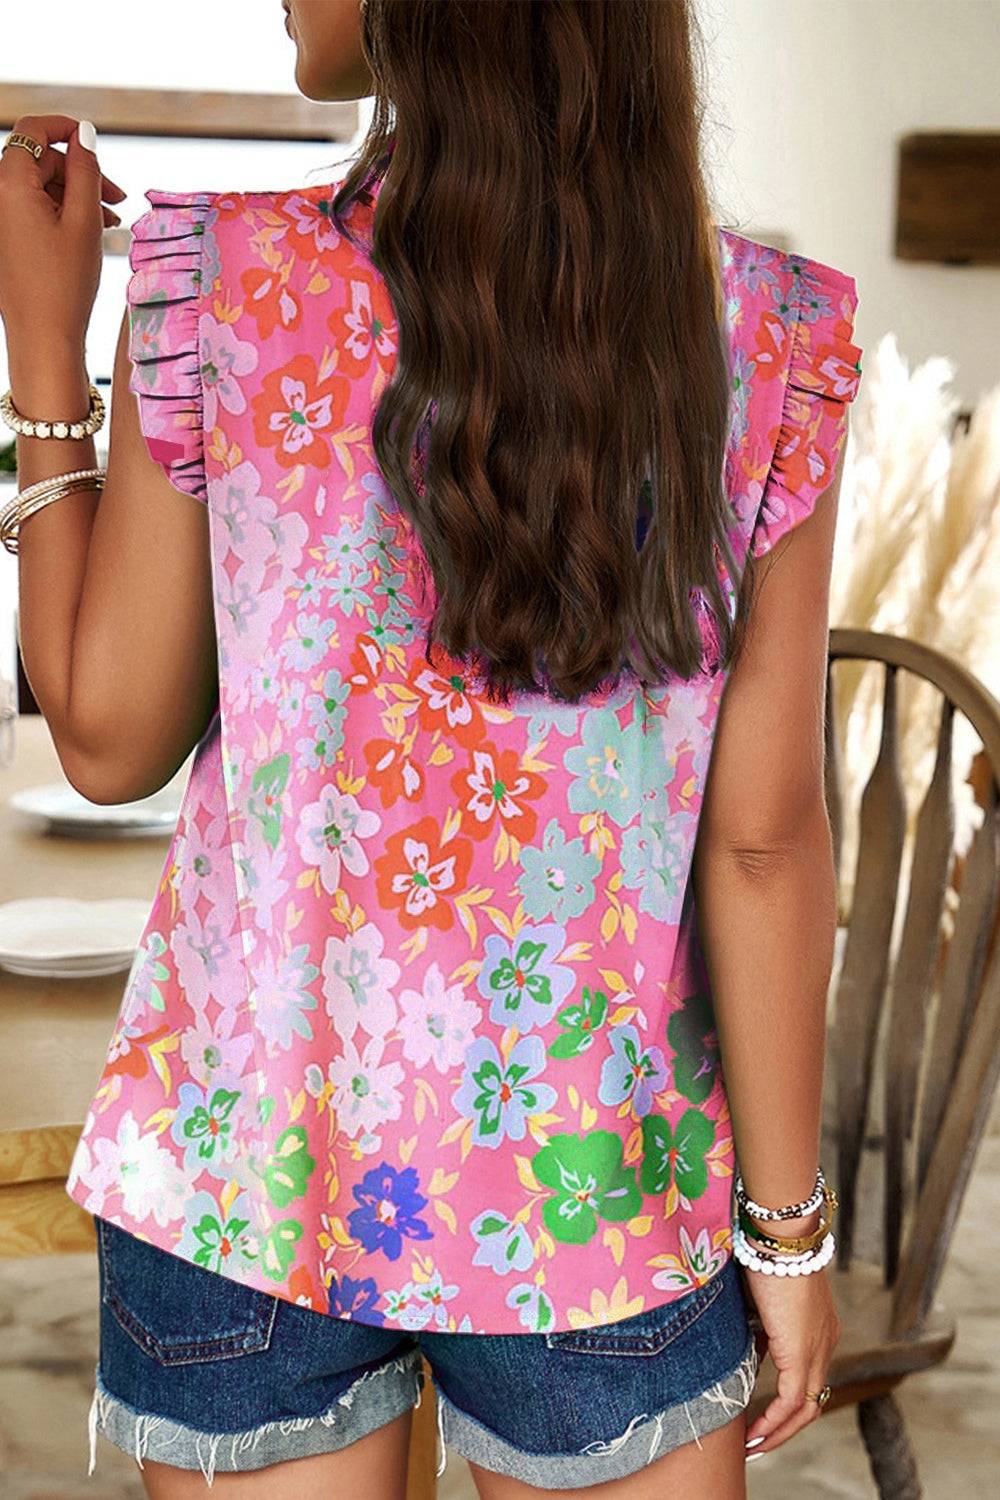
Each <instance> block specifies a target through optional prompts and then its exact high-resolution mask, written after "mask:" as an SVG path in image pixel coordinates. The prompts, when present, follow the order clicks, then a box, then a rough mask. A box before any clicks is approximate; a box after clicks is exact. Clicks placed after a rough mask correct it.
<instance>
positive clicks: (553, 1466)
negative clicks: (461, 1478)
mask: <svg viewBox="0 0 1000 1500" xmlns="http://www.w3.org/2000/svg"><path fill="white" fill-rule="evenodd" d="M759 1368H760V1356H759V1354H758V1352H757V1347H756V1344H755V1342H754V1337H753V1331H752V1330H751V1334H750V1338H749V1340H748V1342H747V1345H746V1348H745V1349H744V1351H743V1355H742V1357H741V1359H740V1362H739V1364H737V1365H735V1366H734V1368H733V1369H732V1370H730V1371H729V1373H728V1374H726V1375H723V1376H722V1377H721V1378H720V1379H719V1380H717V1381H716V1382H715V1384H714V1385H710V1386H709V1387H708V1389H707V1390H705V1391H703V1392H702V1393H701V1394H700V1395H698V1396H693V1397H692V1398H691V1399H690V1400H688V1401H679V1402H677V1404H676V1405H674V1406H668V1407H667V1408H666V1409H665V1410H664V1411H661V1412H656V1413H654V1414H653V1415H652V1416H650V1415H649V1413H647V1412H640V1413H639V1414H638V1415H636V1416H635V1417H633V1418H632V1420H631V1422H630V1423H629V1425H628V1427H627V1428H626V1430H625V1431H624V1432H622V1433H619V1435H618V1436H617V1437H615V1438H612V1439H610V1440H609V1441H607V1442H593V1443H588V1444H587V1446H586V1447H585V1448H583V1449H581V1451H580V1452H579V1453H553V1454H547V1453H526V1452H525V1451H524V1450H523V1449H521V1448H516V1447H515V1446H514V1445H513V1444H512V1443H509V1442H507V1441H506V1439H505V1438H502V1437H499V1436H498V1435H497V1434H496V1433H495V1432H492V1431H491V1430H490V1429H489V1428H488V1427H484V1426H483V1424H482V1423H481V1422H479V1421H477V1420H476V1419H475V1418H474V1417H470V1416H469V1415H468V1413H467V1412H464V1411H462V1410H460V1408H459V1407H457V1406H454V1405H453V1404H452V1402H450V1401H449V1400H448V1398H447V1396H445V1395H444V1394H443V1393H442V1391H441V1389H440V1386H436V1391H437V1402H438V1437H439V1440H440V1443H441V1460H440V1464H439V1467H438V1473H439V1474H440V1473H441V1472H442V1470H443V1469H444V1454H445V1446H446V1445H449V1446H451V1447H452V1448H454V1450H455V1452H456V1453H460V1454H461V1455H462V1457H463V1458H465V1459H468V1460H469V1461H470V1462H471V1463H474V1464H478V1465H479V1467H480V1468H482V1469H488V1470H490V1472H491V1473H494V1474H505V1475H506V1476H507V1477H508V1478H509V1479H519V1480H520V1481H521V1483H522V1484H531V1485H535V1486H536V1487H537V1488H539V1489H549V1490H578V1489H584V1488H585V1487H586V1486H587V1485H593V1484H603V1483H605V1482H606V1481H607V1480H611V1479H625V1478H627V1477H628V1476H629V1475H630V1474H635V1473H637V1472H638V1470H639V1469H642V1468H645V1466H646V1465H647V1464H651V1463H652V1462H653V1461H654V1460H655V1459H657V1458H662V1456H663V1455H664V1454H665V1453H669V1452H670V1451H671V1449H673V1448H679V1447H680V1446H681V1445H682V1444H683V1443H689V1442H691V1441H692V1440H693V1441H694V1442H695V1443H697V1444H698V1446H699V1447H700V1446H701V1442H700V1439H701V1438H702V1437H703V1436H704V1435H705V1434H706V1433H709V1432H712V1431H714V1430H715V1428H717V1427H723V1426H725V1424H726V1423H727V1422H730V1421H732V1419H733V1418H734V1417H735V1416H737V1415H738V1414H739V1412H741V1411H743V1410H744V1409H745V1408H746V1407H747V1406H748V1405H749V1404H750V1398H751V1396H752V1395H753V1391H754V1386H755V1384H756V1381H757V1372H758V1370H759Z"/></svg>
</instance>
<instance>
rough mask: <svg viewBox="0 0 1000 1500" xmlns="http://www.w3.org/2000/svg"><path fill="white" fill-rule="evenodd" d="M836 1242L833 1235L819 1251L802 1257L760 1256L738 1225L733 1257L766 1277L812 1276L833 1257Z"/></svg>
mask: <svg viewBox="0 0 1000 1500" xmlns="http://www.w3.org/2000/svg"><path fill="white" fill-rule="evenodd" d="M835 1246H836V1241H835V1240H834V1237H833V1235H832V1233H831V1234H828V1235H827V1236H826V1238H825V1239H824V1240H823V1243H822V1244H821V1245H820V1247H819V1249H818V1250H806V1251H803V1253H802V1254H801V1255H783V1256H781V1258H780V1259H779V1258H778V1257H777V1256H770V1255H758V1254H757V1251H756V1250H754V1249H753V1247H752V1246H751V1245H750V1243H749V1241H748V1240H747V1238H746V1236H745V1235H744V1233H743V1230H742V1229H741V1228H740V1226H739V1224H738V1223H735V1224H734V1225H733V1255H734V1257H735V1258H736V1260H738V1261H739V1262H740V1264H741V1265H743V1266H748V1267H749V1269H750V1270H751V1271H761V1272H763V1274H764V1275H765V1276H811V1275H812V1273H813V1272H814V1271H821V1270H822V1269H823V1267H824V1266H825V1265H826V1264H827V1263H828V1262H829V1260H830V1258H831V1256H832V1255H833V1252H834V1248H835Z"/></svg>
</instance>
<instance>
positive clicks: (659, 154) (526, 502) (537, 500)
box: [330, 0, 749, 701]
mask: <svg viewBox="0 0 1000 1500" xmlns="http://www.w3.org/2000/svg"><path fill="white" fill-rule="evenodd" d="M699 40H700V37H699V34H698V33H697V31H696V22H695V17H694V13H693V10H692V8H691V6H690V4H689V0H367V5H366V6H365V7H364V10H363V45H364V48H365V51H366V53H367V56H368V59H369V62H370V65H371V68H372V72H373V76H374V81H375V101H374V111H373V116H372V122H371V126H370V129H369V131H368V134H367V136H366V138H365V140H364V142H363V144H362V147H361V149H360V153H359V154H358V156H357V157H356V158H355V159H354V163H353V165H352V167H351V169H350V171H349V172H348V174H347V176H346V177H345V178H344V179H343V180H342V182H341V185H340V187H339V189H338V191H337V194H336V196H335V197H334V199H333V202H332V204H331V209H330V212H331V214H332V217H333V218H334V220H335V221H336V222H337V223H338V225H339V227H340V228H341V229H342V231H343V232H344V233H346V234H348V235H349V236H350V231H349V227H348V225H347V224H346V223H345V222H344V221H345V219H346V216H347V211H348V209H349V206H350V204H351V202H352V201H353V200H354V199H355V198H356V197H357V196H359V195H361V196H362V197H363V196H364V190H365V188H366V187H367V186H370V184H371V181H372V180H373V179H375V180H377V181H378V183H379V191H378V199H377V204H376V209H375V213H374V216H373V219H372V238H371V244H370V247H369V250H370V254H371V258H372V262H373V264H374V265H375V266H376V268H377V269H378V271H379V272H380V274H381V275H382V277H383V279H384V282H385V284H386V288H387V291H388V293H389V296H390V298H391V301H392V305H393V309H394V312H395V314H396V319H397V324H398V339H399V344H398V357H397V362H396V367H395V370H394V372H393V377H392V380H391V381H390V383H389V384H388V386H387V387H386V389H385V390H384V392H383V393H382V396H381V399H380V401H379V403H378V406H377V409H376V412H375V416H374V420H373V427H372V441H373V446H374V451H375V456H376V459H377V461H378V464H379V468H380V470H381V472H382V476H383V478H384V479H385V482H386V484H387V485H388V487H389V489H390V491H391V492H392V493H393V495H394V496H395V497H396V499H397V501H398V503H399V505H400V507H401V509H402V510H403V512H404V513H405V514H406V515H407V516H408V517H409V518H410V519H411V521H412V523H413V526H414V530H415V532H416V535H417V537H418V538H419V541H420V543H421V546H422V548H423V551H424V554H425V556H426V559H427V563H428V565H429V567H430V571H431V574H432V576H433V580H434V592H435V596H436V605H435V608H434V611H433V618H432V621H431V624H430V628H429V633H428V639H427V649H428V653H430V651H431V650H432V648H433V647H434V646H435V645H440V646H441V647H443V648H444V650H445V651H446V652H447V653H448V654H449V656H451V657H452V658H456V659H458V660H460V661H462V662H464V663H467V664H468V665H469V667H470V669H471V670H472V671H473V672H475V673H478V675H479V677H480V685H481V690H482V691H484V692H486V693H487V694H489V695H490V696H493V697H499V698H500V699H501V700H503V699H506V698H507V697H508V696H509V694H510V692H511V690H512V689H526V690H529V691H538V690H544V691H546V692H548V693H550V694H552V695H553V696H555V697H559V698H563V699H567V700H570V701H578V700H579V699H580V698H581V697H582V696H584V695H585V694H587V693H589V692H590V691H591V690H593V689H597V688H606V687H608V686H611V685H613V684H615V683H617V682H618V680H619V679H620V677H621V675H622V673H623V671H627V672H630V673H632V674H634V675H635V676H636V677H637V678H638V679H639V680H640V681H642V682H644V683H655V682H658V681H662V680H663V678H664V675H665V674H666V673H667V672H669V671H673V672H677V673H680V674H681V675H682V676H684V677H688V676H690V675H692V674H693V673H695V672H697V671H698V670H699V668H701V667H703V666H704V665H705V658H704V656H703V651H704V641H703V637H702V633H701V629H700V627H699V622H698V617H697V611H698V610H699V609H700V610H702V611H703V612H704V613H705V617H706V622H707V627H708V630H709V638H710V639H712V640H714V643H715V659H714V661H713V662H712V665H713V666H716V665H717V666H724V665H726V664H729V663H731V661H732V660H733V659H734V658H735V654H736V652H737V650H738V648H739V645H740V644H741V641H742V636H743V633H744V629H745V625H746V618H747V611H748V607H749V601H748V597H747V595H748V591H747V590H746V589H744V588H742V587H740V583H741V581H742V580H740V578H739V571H740V570H739V564H738V563H737V560H736V558H735V557H734V556H733V553H732V549H731V548H730V545H729V541H728V538H727V535H726V527H727V525H729V526H731V525H732V524H733V515H732V511H731V507H730V504H729V501H728V499H727V495H726V491H725V484H724V473H723V470H724V461H725V453H726V441H727V436H728V424H729V420H730V391H731V374H730V365H729V345H728V339H727V336H726V332H725V323H724V303H723V293H722V287H721V276H720V264H719V243H718V230H717V227H716V225H715V224H714V223H713V219H712V215H711V211H710V207H709V203H708V196H707V191H706V186H705V182H704V179H703V175H702V167H701V160H700V141H699V137H700V130H701V117H702V104H701V95H700V93H699V88H698V73H697V71H696V65H695V61H696V60H695V43H696V41H699ZM368 201H369V202H370V201H371V200H370V199H369V200H368ZM350 237H352V238H353V236H350ZM431 418H432V420H431ZM415 453H417V454H419V455H420V456H421V459H422V466H421V471H420V473H419V475H418V476H417V479H416V482H415V475H414V454H415ZM717 559H720V560H721V561H722V562H724V564H725V567H726V570H727V572H728V574H729V577H730V579H731V580H732V581H733V586H734V587H735V588H736V590H737V595H736V609H735V611H734V613H733V614H732V615H731V614H730V610H729V608H727V601H726V598H725V595H724V593H723V589H722V586H721V584H720V579H719V574H718V571H717Z"/></svg>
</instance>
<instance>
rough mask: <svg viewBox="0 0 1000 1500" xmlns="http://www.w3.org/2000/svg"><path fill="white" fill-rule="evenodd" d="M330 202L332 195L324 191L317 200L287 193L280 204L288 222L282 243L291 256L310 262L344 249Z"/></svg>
mask: <svg viewBox="0 0 1000 1500" xmlns="http://www.w3.org/2000/svg"><path fill="white" fill-rule="evenodd" d="M332 202H333V196H332V194H331V193H330V192H329V190H326V191H325V192H323V193H322V194H321V196H320V197H318V198H311V197H310V196H309V195H308V193H302V192H294V193H289V195H288V197H287V198H286V199H285V200H284V202H283V203H281V204H280V208H281V210H282V212H283V213H284V214H285V217H286V218H287V219H288V222H289V230H288V234H287V236H286V238H285V244H286V245H287V246H288V248H289V250H291V252H292V254H293V255H297V256H302V257H303V259H305V260H307V261H309V260H315V259H316V257H317V256H318V255H323V254H326V253H329V252H330V251H331V250H340V249H342V248H343V245H344V240H343V237H342V236H341V233H340V230H339V229H338V228H337V226H336V224H334V222H333V218H332V216H331V214H330V204H331V203H332Z"/></svg>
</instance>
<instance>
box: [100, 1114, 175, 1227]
mask: <svg viewBox="0 0 1000 1500" xmlns="http://www.w3.org/2000/svg"><path fill="white" fill-rule="evenodd" d="M94 1156H95V1158H96V1160H95V1163H94V1171H96V1172H97V1173H98V1174H100V1175H101V1176H104V1174H107V1177H109V1178H110V1180H112V1181H114V1182H116V1183H117V1185H118V1187H119V1188H120V1189H121V1194H122V1206H123V1208H124V1210H125V1212H126V1213H127V1214H129V1215H130V1216H131V1217H132V1218H133V1219H137V1220H139V1221H140V1222H141V1221H142V1220H143V1219H148V1218H149V1217H150V1216H152V1217H153V1218H154V1219H155V1220H156V1222H157V1224H173V1223H174V1222H175V1221H176V1220H177V1219H183V1217H184V1206H185V1204H186V1202H187V1199H188V1197H189V1194H190V1185H189V1182H188V1177H187V1173H186V1172H185V1171H184V1168H183V1167H182V1166H181V1164H180V1162H179V1161H177V1159H176V1157H175V1156H174V1154H173V1152H171V1151H168V1150H167V1149H166V1148H165V1147H163V1146H161V1145H160V1144H159V1142H158V1139H157V1136H156V1133H155V1131H152V1130H151V1131H149V1132H148V1134H146V1135H143V1134H142V1132H141V1131H140V1129H139V1124H138V1121H137V1120H136V1118H135V1116H134V1115H133V1113H132V1111H131V1110H130V1109H129V1110H126V1111H125V1113H124V1114H123V1115H122V1117H121V1119H120V1120H119V1122H118V1135H117V1137H116V1138H115V1140H111V1139H110V1138H109V1137H107V1136H101V1137H98V1139H97V1141H96V1142H95V1146H94ZM107 1177H106V1178H105V1180H107ZM81 1180H82V1181H83V1182H84V1183H85V1184H87V1177H86V1176H85V1175H84V1174H83V1173H81ZM87 1185H89V1184H87Z"/></svg>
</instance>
